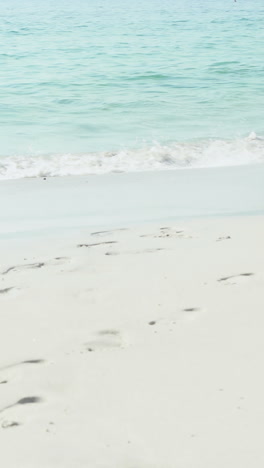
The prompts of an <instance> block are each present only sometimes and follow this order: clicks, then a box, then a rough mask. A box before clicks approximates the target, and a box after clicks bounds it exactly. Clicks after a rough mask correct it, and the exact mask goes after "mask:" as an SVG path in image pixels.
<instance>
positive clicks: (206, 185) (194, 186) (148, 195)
mask: <svg viewBox="0 0 264 468" xmlns="http://www.w3.org/2000/svg"><path fill="white" fill-rule="evenodd" d="M263 180H264V164H259V165H252V166H236V167H224V168H207V169H198V170H197V169H187V170H184V169H182V170H180V171H177V170H176V171H166V172H165V171H161V172H156V171H154V172H142V173H123V174H106V175H100V176H89V177H88V176H71V177H61V178H60V177H58V178H47V179H46V180H43V179H19V180H10V181H5V182H3V181H2V183H0V212H1V234H2V235H4V236H6V235H8V234H10V235H12V233H19V231H20V232H24V233H26V232H28V233H29V234H30V233H34V231H41V229H45V230H47V231H48V230H53V231H56V230H57V231H59V230H60V231H61V232H62V231H63V230H67V228H70V229H73V228H74V229H79V228H80V229H84V228H91V229H96V228H97V227H98V228H102V229H108V228H114V227H118V226H119V225H123V226H124V227H125V226H127V227H129V226H137V225H140V224H143V223H153V224H155V223H158V222H166V221H173V220H177V219H191V218H199V217H201V218H203V217H204V218H206V217H211V216H230V215H243V214H244V215H249V214H250V213H253V214H258V213H259V214H261V213H264V185H263ZM17 235H18V234H17Z"/></svg>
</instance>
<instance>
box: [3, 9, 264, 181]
mask: <svg viewBox="0 0 264 468" xmlns="http://www.w3.org/2000/svg"><path fill="white" fill-rule="evenodd" d="M263 20H264V3H263V0H237V2H234V1H233V0H184V1H183V0H134V1H128V0H75V1H73V0H71V1H70V0H56V2H54V1H53V0H46V1H45V2H44V1H41V0H23V1H21V0H8V1H7V0H0V44H1V48H0V110H1V112H0V179H15V178H23V177H41V176H42V177H43V176H46V177H48V176H66V175H76V174H101V173H106V172H129V171H144V170H168V169H170V170H171V169H173V170H175V169H181V168H188V167H210V166H226V165H240V164H252V163H259V162H263V161H264V140H263V136H264V110H263V109H264V79H263V76H264V60H263V43H264V28H263Z"/></svg>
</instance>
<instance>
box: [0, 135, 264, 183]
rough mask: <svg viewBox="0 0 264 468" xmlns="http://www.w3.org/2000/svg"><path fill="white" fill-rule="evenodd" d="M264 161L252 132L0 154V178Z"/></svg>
mask: <svg viewBox="0 0 264 468" xmlns="http://www.w3.org/2000/svg"><path fill="white" fill-rule="evenodd" d="M261 162H264V139H263V138H262V137H259V136H257V135H256V134H255V133H254V132H252V133H251V134H250V135H249V136H248V137H247V138H244V139H236V140H229V141H227V140H207V141H205V140H204V141H197V142H189V143H188V142H175V143H174V144H170V145H161V144H159V143H153V145H151V146H149V147H142V148H139V149H134V150H131V149H125V148H124V149H120V150H118V151H111V152H109V151H108V152H97V153H96V152H94V153H84V154H83V153H82V154H70V153H69V154H50V155H38V154H31V155H24V156H22V155H15V156H7V157H1V158H0V179H1V180H4V179H20V178H25V177H54V176H57V177H61V176H71V175H88V174H105V173H109V172H138V171H152V170H175V169H183V168H202V167H218V166H234V165H243V164H252V163H261Z"/></svg>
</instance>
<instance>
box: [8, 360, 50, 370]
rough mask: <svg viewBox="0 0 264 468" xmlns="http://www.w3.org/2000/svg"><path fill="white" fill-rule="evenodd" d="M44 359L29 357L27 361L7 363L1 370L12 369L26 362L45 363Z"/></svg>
mask: <svg viewBox="0 0 264 468" xmlns="http://www.w3.org/2000/svg"><path fill="white" fill-rule="evenodd" d="M44 362H45V361H44V359H27V360H26V361H19V362H14V363H12V364H7V365H6V366H3V367H0V371H3V370H6V369H11V368H12V367H17V366H20V365H24V364H26V365H27V364H43V363H44Z"/></svg>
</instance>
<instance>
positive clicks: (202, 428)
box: [0, 216, 264, 468]
mask: <svg viewBox="0 0 264 468" xmlns="http://www.w3.org/2000/svg"><path fill="white" fill-rule="evenodd" d="M119 227H120V228H123V226H122V224H121V223H120V226H119ZM263 239H264V217H263V216H258V217H257V216H251V217H249V216H245V217H227V218H218V219H200V220H196V221H187V220H185V221H178V222H169V223H166V224H165V225H164V224H161V223H160V224H155V225H153V224H148V225H146V224H143V223H142V225H141V226H140V225H138V227H133V228H131V227H130V228H129V227H128V228H127V229H120V230H117V229H115V230H113V231H110V232H97V233H91V232H90V231H89V230H88V229H83V230H79V231H78V232H75V233H72V234H71V235H68V236H64V237H60V236H59V235H58V234H57V236H55V235H54V237H53V238H48V239H47V238H46V237H45V235H44V234H43V235H42V236H41V235H40V236H38V237H36V236H35V237H28V236H27V237H26V236H25V237H24V238H23V236H22V237H20V238H16V239H14V238H12V237H8V236H7V237H6V238H5V237H3V239H2V240H1V265H0V268H1V271H0V316H1V328H0V349H1V354H0V356H1V368H0V401H1V407H0V460H1V466H3V468H223V467H226V468H227V467H230V468H249V467H254V468H262V467H263V465H264V453H263V440H262V439H263V436H262V434H263V430H264V405H263V395H264V378H263V375H262V373H263V355H264V339H263V326H264V316H263V313H264V294H263V291H264V249H263Z"/></svg>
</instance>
